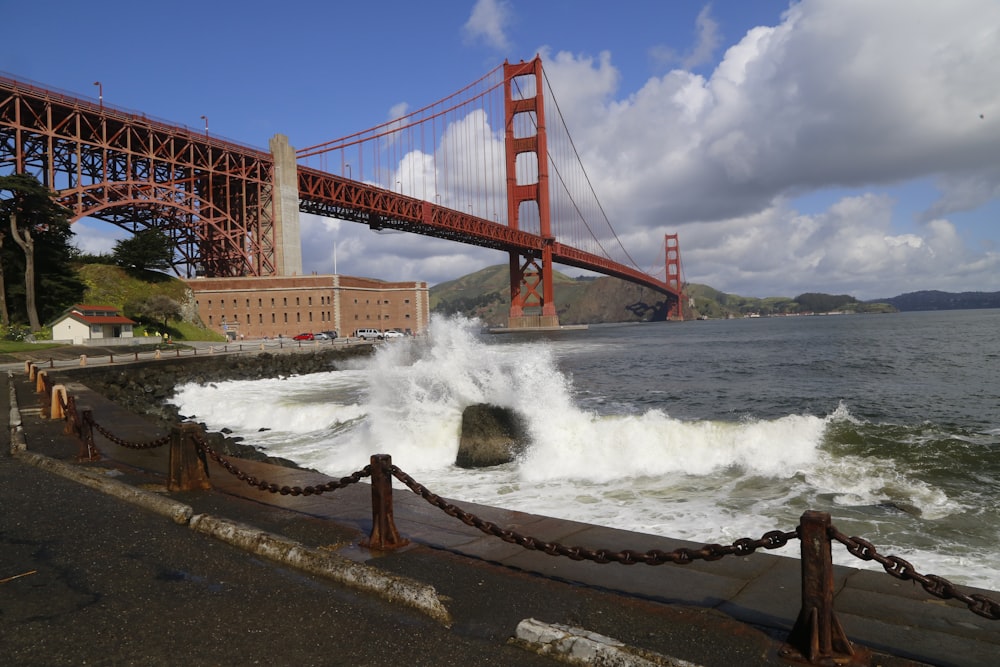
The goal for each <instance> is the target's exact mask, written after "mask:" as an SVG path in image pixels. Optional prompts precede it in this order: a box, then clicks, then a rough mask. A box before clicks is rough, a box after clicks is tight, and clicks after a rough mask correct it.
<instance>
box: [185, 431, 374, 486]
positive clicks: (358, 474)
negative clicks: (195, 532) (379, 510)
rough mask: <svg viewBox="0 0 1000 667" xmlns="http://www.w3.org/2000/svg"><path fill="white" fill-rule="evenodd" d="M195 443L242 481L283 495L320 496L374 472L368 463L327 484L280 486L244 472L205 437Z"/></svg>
mask: <svg viewBox="0 0 1000 667" xmlns="http://www.w3.org/2000/svg"><path fill="white" fill-rule="evenodd" d="M194 443H195V447H197V448H198V451H199V452H202V453H204V454H207V455H208V456H209V457H211V459H212V460H213V461H215V462H216V463H218V464H219V465H220V466H222V467H223V468H225V469H226V470H227V471H228V472H229V473H230V474H232V475H233V476H235V477H236V478H237V479H238V480H240V481H241V482H246V483H247V484H248V485H250V486H255V487H257V488H258V489H260V490H261V491H268V492H269V493H280V494H281V495H283V496H318V495H320V494H323V493H327V492H330V491H336V490H337V489H343V488H346V487H348V486H350V485H351V484H357V483H358V482H359V481H361V479H362V478H364V477H370V476H371V474H372V473H371V466H370V465H368V466H365V467H364V468H362V469H361V470H358V471H355V472H353V473H351V474H350V475H349V476H347V477H341V478H340V480H330V481H329V482H327V483H326V484H320V485H318V486H278V485H277V484H273V483H271V482H268V481H267V480H263V479H257V478H256V477H254V476H253V475H250V474H247V473H245V472H243V471H242V470H240V469H239V468H237V467H236V466H235V465H233V464H232V463H231V462H230V461H229V460H227V459H225V458H224V457H223V456H222V455H221V454H219V453H218V452H217V451H215V450H214V449H212V447H211V446H210V445H209V444H208V443H207V442H206V441H205V440H204V439H203V438H201V437H195V438H194Z"/></svg>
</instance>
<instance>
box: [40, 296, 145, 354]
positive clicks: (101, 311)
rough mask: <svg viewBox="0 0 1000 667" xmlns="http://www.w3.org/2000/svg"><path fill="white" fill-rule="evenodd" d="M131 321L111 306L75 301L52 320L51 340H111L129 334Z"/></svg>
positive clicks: (77, 343)
mask: <svg viewBox="0 0 1000 667" xmlns="http://www.w3.org/2000/svg"><path fill="white" fill-rule="evenodd" d="M133 324H135V322H133V321H132V320H130V319H129V318H127V317H124V316H122V315H120V314H119V313H118V309H116V308H113V307H111V306H91V305H85V304H78V305H75V306H73V307H71V308H70V309H68V310H67V311H66V312H64V313H63V314H62V315H60V316H59V317H57V318H56V319H55V320H53V322H52V340H72V341H73V344H74V345H86V344H87V343H88V341H96V340H99V341H101V342H102V343H114V342H116V339H121V338H132V325H133ZM128 342H132V341H128Z"/></svg>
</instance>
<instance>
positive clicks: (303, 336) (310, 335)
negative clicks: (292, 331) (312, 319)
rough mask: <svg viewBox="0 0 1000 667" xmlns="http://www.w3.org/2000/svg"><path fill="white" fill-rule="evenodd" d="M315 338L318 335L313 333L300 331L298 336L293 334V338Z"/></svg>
mask: <svg viewBox="0 0 1000 667" xmlns="http://www.w3.org/2000/svg"><path fill="white" fill-rule="evenodd" d="M314 338H316V336H314V335H313V334H311V333H300V334H299V335H298V336H292V340H313V339H314Z"/></svg>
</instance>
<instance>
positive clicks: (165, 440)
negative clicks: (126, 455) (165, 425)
mask: <svg viewBox="0 0 1000 667" xmlns="http://www.w3.org/2000/svg"><path fill="white" fill-rule="evenodd" d="M93 426H94V428H95V429H97V432H98V433H100V434H101V435H103V436H104V437H105V438H107V439H108V440H110V441H111V442H113V443H115V444H116V445H119V446H121V447H126V448H128V449H156V448H157V447H163V446H164V445H167V444H170V434H169V433H168V434H167V435H165V436H163V437H162V438H157V439H156V440H150V441H149V442H130V441H128V440H124V439H122V438H119V437H118V436H117V435H115V434H114V433H112V432H111V431H109V430H107V429H106V428H104V427H103V426H101V425H100V424H98V423H97V422H93Z"/></svg>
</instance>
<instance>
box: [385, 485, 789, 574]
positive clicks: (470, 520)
mask: <svg viewBox="0 0 1000 667" xmlns="http://www.w3.org/2000/svg"><path fill="white" fill-rule="evenodd" d="M390 472H391V473H392V475H393V476H394V477H395V478H396V479H398V480H399V481H400V482H402V483H403V484H405V485H406V486H407V487H409V489H410V490H411V491H413V492H414V493H416V494H417V495H418V496H420V497H422V498H423V499H424V500H426V501H427V502H429V503H430V504H431V505H434V506H435V507H437V508H438V509H440V510H442V511H443V512H444V513H445V514H447V515H449V516H451V517H454V518H456V519H459V520H460V521H461V522H462V523H464V524H466V525H468V526H472V527H474V528H477V529H479V530H480V531H482V532H484V533H486V534H487V535H493V536H495V537H499V538H500V539H502V540H503V541H504V542H509V543H512V544H518V545H520V546H522V547H524V548H525V549H530V550H532V551H542V552H544V553H546V554H548V555H550V556H566V557H567V558H569V559H571V560H590V561H593V562H595V563H611V562H615V563H620V564H622V565H635V564H636V563H645V564H646V565H662V564H664V563H676V564H678V565H687V564H688V563H690V562H692V561H695V560H704V561H714V560H719V559H720V558H723V557H725V556H747V555H749V554H752V553H753V552H754V551H756V550H757V549H760V548H764V549H777V548H780V547H783V546H785V545H786V544H788V540H791V539H793V538H796V537H798V534H797V532H796V531H794V530H793V531H788V532H783V531H780V530H773V531H771V532H768V533H765V534H764V536H763V537H761V538H760V539H759V540H753V539H750V538H743V539H739V540H736V541H735V542H733V543H732V544H730V545H728V546H723V545H721V544H706V545H705V546H703V547H701V548H700V549H686V548H682V549H675V550H673V551H662V550H660V549H653V550H651V551H645V552H639V551H634V550H632V549H625V550H623V551H611V550H609V549H588V548H585V547H579V546H566V545H564V544H560V543H558V542H545V541H542V540H539V539H538V538H536V537H531V536H529V535H522V534H521V533H518V532H517V531H513V530H508V529H505V528H501V527H500V526H498V525H497V524H495V523H493V522H492V521H486V520H485V519H482V518H480V517H478V516H476V515H474V514H471V513H469V512H466V511H464V510H462V509H460V508H458V507H456V506H455V505H452V504H451V503H448V502H445V500H444V499H443V498H441V497H440V496H438V495H437V494H435V493H431V491H429V490H428V489H427V487H425V486H424V485H423V484H420V483H419V482H417V481H416V480H414V479H413V478H412V477H410V476H409V475H408V474H406V473H405V472H403V471H402V470H400V469H399V468H397V467H396V466H392V467H391V468H390Z"/></svg>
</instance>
